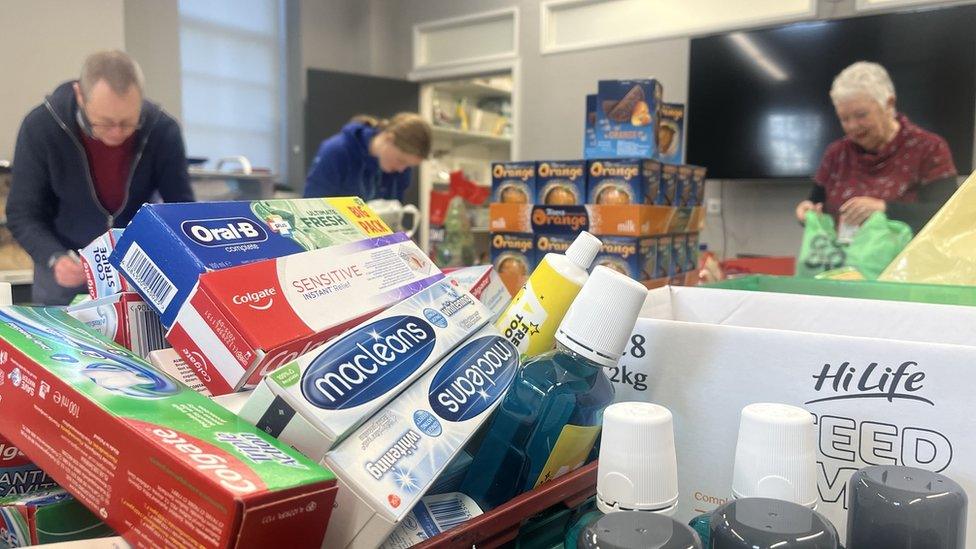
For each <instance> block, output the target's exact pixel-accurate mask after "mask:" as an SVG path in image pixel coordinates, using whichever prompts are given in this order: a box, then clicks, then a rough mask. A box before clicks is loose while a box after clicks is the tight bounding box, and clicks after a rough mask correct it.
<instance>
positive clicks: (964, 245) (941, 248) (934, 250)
mask: <svg viewBox="0 0 976 549" xmlns="http://www.w3.org/2000/svg"><path fill="white" fill-rule="evenodd" d="M974 219H976V174H973V175H971V176H969V179H967V180H966V181H965V182H964V183H963V184H962V186H961V187H959V189H958V190H957V191H956V193H955V194H954V195H952V197H951V198H949V201H948V202H946V203H945V205H944V206H942V209H941V210H939V212H938V213H937V214H935V216H934V217H933V218H932V220H931V221H929V222H928V224H927V225H925V227H924V228H923V229H922V231H921V232H919V233H918V236H917V237H916V238H915V240H912V242H911V244H909V245H908V246H907V247H906V248H905V249H904V250H903V251H902V253H900V254H899V255H898V257H896V258H895V260H894V261H892V262H891V264H890V265H889V266H888V268H887V269H885V271H884V273H882V274H881V277H880V280H888V281H891V282H916V283H924V284H954V285H958V286H973V285H976V254H974V253H973V250H976V223H973V220H974Z"/></svg>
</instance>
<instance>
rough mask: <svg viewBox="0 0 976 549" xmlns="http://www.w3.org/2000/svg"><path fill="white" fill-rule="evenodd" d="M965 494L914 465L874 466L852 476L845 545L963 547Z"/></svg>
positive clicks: (859, 548) (863, 548) (862, 548)
mask: <svg viewBox="0 0 976 549" xmlns="http://www.w3.org/2000/svg"><path fill="white" fill-rule="evenodd" d="M966 499H967V498H966V492H965V491H964V490H963V489H962V487H961V486H959V485H958V484H956V483H955V482H954V481H952V480H951V479H949V478H948V477H945V476H943V475H940V474H938V473H933V472H931V471H925V470H923V469H916V468H914V467H898V466H895V465H877V466H872V467H865V468H864V469H861V470H860V471H858V472H856V473H854V475H853V476H851V482H850V485H849V486H848V500H847V501H848V512H847V547H848V548H849V549H881V548H882V547H883V548H884V549H903V548H909V547H925V548H926V549H957V548H958V549H962V548H963V547H965V546H966Z"/></svg>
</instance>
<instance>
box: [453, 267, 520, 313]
mask: <svg viewBox="0 0 976 549" xmlns="http://www.w3.org/2000/svg"><path fill="white" fill-rule="evenodd" d="M444 274H445V275H447V278H449V279H451V280H456V281H457V282H458V283H459V284H460V285H461V287H462V288H464V289H465V290H467V291H469V292H471V295H473V296H474V297H476V298H477V299H478V301H480V302H481V304H482V305H484V306H485V307H488V310H489V311H491V321H492V322H494V321H495V319H496V318H497V317H498V315H500V314H502V313H503V312H504V311H505V308H506V307H508V304H509V302H510V301H512V294H511V293H509V291H508V288H506V287H505V283H504V282H503V281H502V279H501V277H500V276H498V273H497V272H496V271H495V268H494V267H493V266H492V265H475V266H473V267H460V268H457V269H446V270H445V271H444Z"/></svg>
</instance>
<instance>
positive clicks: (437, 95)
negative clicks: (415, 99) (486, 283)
mask: <svg viewBox="0 0 976 549" xmlns="http://www.w3.org/2000/svg"><path fill="white" fill-rule="evenodd" d="M512 83H513V82H512V76H511V74H509V73H505V74H500V75H490V76H483V77H472V78H463V79H454V80H446V81H435V82H428V83H425V84H422V85H421V87H420V113H421V115H422V116H423V117H424V118H426V119H427V120H428V121H429V122H430V123H431V125H432V127H433V136H434V142H433V147H432V149H431V150H432V151H433V152H432V154H431V158H430V160H428V161H426V162H424V163H423V164H421V166H420V208H421V211H422V214H423V216H424V222H423V223H422V224H421V230H420V244H421V247H422V248H423V249H424V250H425V251H428V252H429V251H430V249H431V231H430V224H429V220H430V215H429V214H430V192H431V191H432V190H434V189H446V188H447V185H448V183H449V180H448V175H449V174H450V172H452V171H454V170H461V171H463V172H464V174H465V176H466V177H467V178H468V179H470V180H472V181H475V182H477V183H478V184H480V185H484V186H486V187H487V186H491V162H493V161H498V160H509V159H511V158H512V134H513V133H514V131H513V130H514V127H515V121H514V120H513V119H512V118H511V113H512V109H511V103H512V88H513V86H512ZM459 108H463V109H464V110H465V114H466V117H461V116H460V115H459V113H458V109H459ZM479 110H480V111H481V112H479ZM463 118H466V121H465V120H463ZM465 124H467V126H468V127H467V128H464V129H462V127H463V126H464V125H465ZM472 217H474V216H472ZM471 234H472V235H474V241H475V243H474V244H475V255H476V256H479V257H480V256H485V257H487V255H488V245H489V239H488V234H489V230H488V227H487V226H480V225H478V224H474V225H473V226H472V228H471Z"/></svg>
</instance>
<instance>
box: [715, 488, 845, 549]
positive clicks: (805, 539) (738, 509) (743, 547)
mask: <svg viewBox="0 0 976 549" xmlns="http://www.w3.org/2000/svg"><path fill="white" fill-rule="evenodd" d="M709 534H710V536H711V544H712V545H711V547H712V549H776V548H780V547H788V548H789V549H836V548H837V530H836V529H835V528H834V526H833V525H832V524H831V523H830V521H828V520H827V519H826V518H825V517H824V516H823V515H821V514H820V513H818V512H816V511H814V510H812V509H808V508H806V507H804V506H802V505H797V504H795V503H790V502H788V501H782V500H778V499H769V498H744V499H737V500H734V501H731V502H729V503H726V504H725V505H723V506H721V507H719V508H718V509H716V510H715V512H714V513H712V520H711V526H710V529H709Z"/></svg>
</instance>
